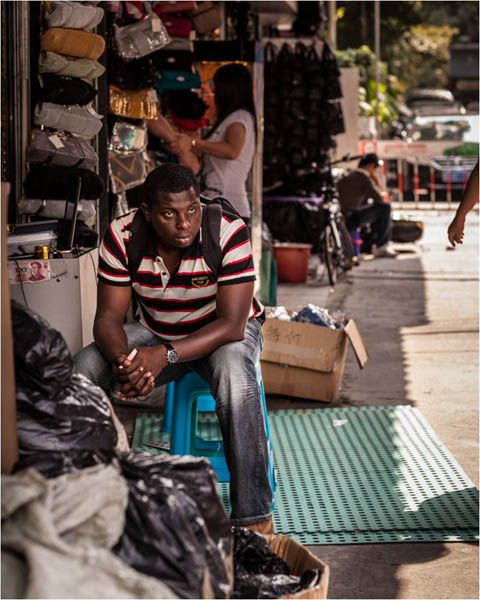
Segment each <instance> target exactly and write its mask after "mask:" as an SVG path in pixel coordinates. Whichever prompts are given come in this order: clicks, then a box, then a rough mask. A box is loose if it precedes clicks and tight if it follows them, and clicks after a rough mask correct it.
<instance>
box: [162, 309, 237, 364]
mask: <svg viewBox="0 0 480 600" xmlns="http://www.w3.org/2000/svg"><path fill="white" fill-rule="evenodd" d="M244 335H245V323H244V324H243V325H242V324H241V323H238V322H233V321H232V320H229V319H226V318H219V319H217V320H216V321H214V322H213V323H209V324H208V325H205V326H204V327H202V328H201V329H199V330H198V331H195V332H194V333H192V334H190V335H188V336H187V337H184V338H182V339H181V340H178V341H175V342H172V344H173V346H174V347H175V350H176V351H177V354H178V356H179V358H180V361H181V362H189V361H191V360H197V359H198V358H202V357H203V356H206V355H207V354H211V353H212V352H213V351H214V350H216V349H217V348H220V346H223V345H224V344H228V343H230V342H236V341H240V340H243V338H244Z"/></svg>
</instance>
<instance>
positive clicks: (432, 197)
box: [430, 165, 437, 207]
mask: <svg viewBox="0 0 480 600" xmlns="http://www.w3.org/2000/svg"><path fill="white" fill-rule="evenodd" d="M436 199H437V198H436V190H435V169H434V168H433V167H432V166H431V165H430V202H431V204H432V207H434V206H435V200H436Z"/></svg>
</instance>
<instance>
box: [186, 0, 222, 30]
mask: <svg viewBox="0 0 480 600" xmlns="http://www.w3.org/2000/svg"><path fill="white" fill-rule="evenodd" d="M192 23H193V27H194V28H195V31H196V32H197V33H208V32H209V31H213V30H214V29H217V27H220V25H221V24H222V19H221V17H220V11H219V10H218V7H217V6H216V5H215V4H214V3H213V2H200V4H199V5H198V8H197V10H196V11H195V12H193V13H192Z"/></svg>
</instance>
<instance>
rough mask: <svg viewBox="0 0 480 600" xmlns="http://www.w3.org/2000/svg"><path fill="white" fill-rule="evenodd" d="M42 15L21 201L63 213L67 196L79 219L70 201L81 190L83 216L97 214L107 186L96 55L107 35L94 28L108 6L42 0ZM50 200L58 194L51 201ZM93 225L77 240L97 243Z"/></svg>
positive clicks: (27, 209)
mask: <svg viewBox="0 0 480 600" xmlns="http://www.w3.org/2000/svg"><path fill="white" fill-rule="evenodd" d="M41 16H42V27H41V42H40V46H41V54H40V56H39V60H38V73H39V81H40V92H39V98H38V103H37V105H36V107H35V110H34V117H33V120H34V125H35V127H34V129H33V130H32V135H31V141H30V144H29V145H28V147H27V149H26V160H27V163H28V165H29V171H28V174H27V177H26V179H25V181H24V197H23V198H22V199H21V201H20V203H19V209H20V212H21V213H22V214H27V215H41V216H42V217H46V218H48V217H58V206H57V205H58V200H64V201H65V200H66V202H65V213H64V220H66V219H67V217H68V218H70V219H71V220H72V221H73V225H72V227H74V225H75V220H76V217H77V213H75V214H72V211H71V210H70V211H69V210H68V209H69V207H68V201H69V200H71V201H74V198H73V197H74V196H75V194H78V193H79V194H80V198H77V200H79V202H77V203H76V204H78V216H79V218H80V219H86V218H88V217H89V216H92V214H95V209H94V203H95V201H96V200H97V199H98V198H99V196H100V195H101V194H102V193H103V190H104V183H103V181H102V179H101V178H100V176H99V175H98V174H97V172H96V171H97V169H98V162H99V161H98V155H97V153H96V152H95V150H94V148H93V147H92V145H91V140H92V139H93V138H94V137H95V136H96V135H97V134H98V132H99V131H100V129H101V128H102V116H101V115H99V114H98V113H97V112H96V111H95V109H94V108H93V105H92V103H93V101H94V100H95V98H96V95H97V90H96V87H95V79H97V78H98V77H101V76H102V75H103V74H104V71H105V69H104V67H103V66H102V65H100V63H99V62H98V59H99V58H100V56H101V55H102V54H103V52H104V50H105V40H104V39H103V37H101V36H99V35H96V34H95V33H93V31H92V30H93V29H94V28H95V27H97V26H98V25H99V24H100V22H101V21H102V19H103V17H104V11H103V9H102V8H99V7H97V6H91V5H88V4H87V3H82V2H68V1H66V2H51V1H48V2H43V3H42V12H41ZM48 200H56V201H57V202H56V204H55V205H54V204H53V203H52V206H49V203H48ZM92 202H93V203H92ZM39 207H40V208H41V210H40V209H39ZM92 233H94V232H92V231H90V232H89V233H88V235H87V236H84V237H83V239H82V237H81V236H77V239H76V240H75V243H76V244H79V245H87V244H88V246H91V245H92V240H94V238H95V236H92V235H91V234H92ZM87 240H88V241H87ZM94 243H95V241H93V245H94Z"/></svg>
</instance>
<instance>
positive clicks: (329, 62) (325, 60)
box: [322, 42, 340, 79]
mask: <svg viewBox="0 0 480 600" xmlns="http://www.w3.org/2000/svg"><path fill="white" fill-rule="evenodd" d="M322 66H323V73H324V77H325V79H329V78H334V77H340V70H339V68H338V65H337V59H336V58H335V54H333V52H332V51H331V50H330V46H329V45H328V44H327V42H325V43H324V45H323V52H322Z"/></svg>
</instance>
